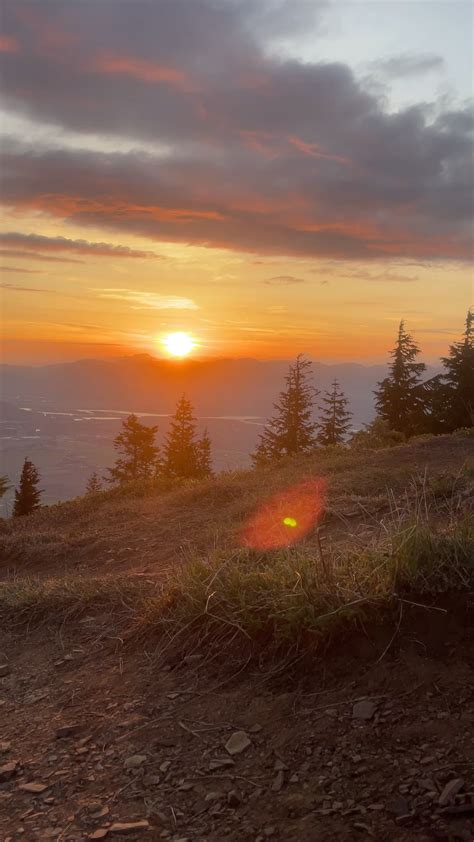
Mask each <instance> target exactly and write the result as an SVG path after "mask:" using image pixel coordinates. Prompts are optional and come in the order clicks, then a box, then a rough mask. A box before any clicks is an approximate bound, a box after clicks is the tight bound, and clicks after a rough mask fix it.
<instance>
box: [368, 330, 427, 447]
mask: <svg viewBox="0 0 474 842" xmlns="http://www.w3.org/2000/svg"><path fill="white" fill-rule="evenodd" d="M419 353H420V351H419V348H418V346H417V345H416V344H415V342H413V339H412V337H411V336H410V335H409V334H408V333H407V332H406V330H405V323H404V322H403V320H402V321H401V322H400V327H399V330H398V337H397V343H396V345H395V348H394V349H393V351H392V352H391V356H392V358H393V361H392V363H391V364H390V369H389V375H388V377H386V378H385V379H384V380H382V381H381V382H380V383H378V384H377V385H378V389H376V390H375V404H376V407H377V411H378V415H379V418H382V419H383V420H384V421H387V423H388V425H389V428H390V429H391V430H396V431H397V432H400V433H404V434H405V435H413V433H416V432H418V431H419V430H421V429H423V421H424V400H423V395H424V391H423V387H422V384H421V383H420V377H421V374H422V372H423V371H425V369H426V366H425V364H424V363H418V362H416V358H417V356H418V354H419Z"/></svg>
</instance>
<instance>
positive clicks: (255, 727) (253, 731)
mask: <svg viewBox="0 0 474 842" xmlns="http://www.w3.org/2000/svg"><path fill="white" fill-rule="evenodd" d="M261 730H262V726H261V725H259V724H258V723H255V725H252V726H251V728H249V733H250V734H259V733H260V731H261Z"/></svg>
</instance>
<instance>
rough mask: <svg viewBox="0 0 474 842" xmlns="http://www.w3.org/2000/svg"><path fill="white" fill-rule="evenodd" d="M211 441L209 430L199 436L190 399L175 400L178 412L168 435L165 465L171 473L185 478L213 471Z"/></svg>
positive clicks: (172, 475)
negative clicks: (198, 437) (211, 465)
mask: <svg viewBox="0 0 474 842" xmlns="http://www.w3.org/2000/svg"><path fill="white" fill-rule="evenodd" d="M210 448H211V443H210V440H209V436H208V435H207V433H206V434H205V435H204V436H203V438H202V439H201V440H200V441H198V440H197V439H196V418H195V417H194V410H193V407H192V404H191V402H190V401H189V400H188V399H187V398H186V397H185V395H183V396H182V398H180V400H179V401H178V403H177V404H176V412H175V414H174V416H173V418H172V420H171V426H170V429H169V432H168V435H167V437H166V443H165V446H164V449H163V450H164V452H163V456H164V459H163V469H164V472H165V473H166V474H167V475H168V476H170V477H180V478H182V479H186V478H194V477H200V476H205V475H207V474H209V473H210Z"/></svg>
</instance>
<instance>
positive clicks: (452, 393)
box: [442, 310, 474, 431]
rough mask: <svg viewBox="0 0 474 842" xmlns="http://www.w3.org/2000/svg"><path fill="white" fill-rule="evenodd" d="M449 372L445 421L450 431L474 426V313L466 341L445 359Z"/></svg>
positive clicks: (470, 314)
mask: <svg viewBox="0 0 474 842" xmlns="http://www.w3.org/2000/svg"><path fill="white" fill-rule="evenodd" d="M442 362H443V364H444V367H445V369H446V374H443V375H442V377H443V380H444V383H445V384H446V392H445V421H446V426H447V429H448V430H450V431H452V430H457V429H459V428H460V427H474V313H473V312H472V310H469V311H468V314H467V316H466V327H465V330H464V334H463V338H462V340H461V341H460V342H455V343H454V344H453V345H451V346H450V349H449V356H447V357H442Z"/></svg>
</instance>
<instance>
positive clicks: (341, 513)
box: [0, 436, 474, 575]
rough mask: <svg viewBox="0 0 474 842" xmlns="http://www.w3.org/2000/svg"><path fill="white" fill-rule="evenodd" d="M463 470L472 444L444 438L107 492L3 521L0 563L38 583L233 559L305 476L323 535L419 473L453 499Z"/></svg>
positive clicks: (472, 456) (470, 462) (324, 453)
mask: <svg viewBox="0 0 474 842" xmlns="http://www.w3.org/2000/svg"><path fill="white" fill-rule="evenodd" d="M463 466H464V468H465V470H466V471H469V470H471V471H472V469H473V466H474V441H473V439H472V438H469V437H467V436H465V437H463V436H459V437H453V436H440V437H437V438H434V439H429V440H427V441H423V442H418V443H416V442H415V443H412V444H406V445H401V446H398V447H394V448H390V449H388V450H382V451H374V452H364V453H360V452H354V451H348V450H342V449H341V450H339V449H336V448H331V449H329V448H328V449H327V450H320V451H317V452H316V453H315V454H314V455H312V456H311V457H308V458H302V459H296V460H287V461H283V462H281V463H280V464H278V465H277V466H274V467H271V468H267V469H264V470H261V471H255V472H254V471H244V472H238V473H226V474H221V475H219V476H217V477H215V478H213V479H211V480H206V481H201V482H187V483H184V484H181V485H179V486H177V485H176V483H175V484H174V485H170V484H169V483H168V484H157V485H152V486H150V485H144V484H137V485H132V486H130V487H127V488H124V489H111V490H108V491H104V492H99V493H97V494H94V495H90V496H89V497H84V498H80V499H77V500H74V501H70V502H68V503H63V504H59V505H56V506H51V507H48V508H44V509H42V510H40V511H38V512H37V513H35V514H34V515H32V516H31V517H28V518H18V519H13V520H9V521H0V565H3V569H4V570H5V569H6V568H7V567H8V568H9V569H10V570H12V569H14V570H15V572H16V573H17V574H18V573H20V574H24V573H27V572H34V573H35V574H37V575H51V574H52V573H54V574H57V572H58V570H60V571H61V572H63V571H67V572H73V571H74V570H75V569H76V570H77V569H81V568H83V567H87V568H88V569H91V568H92V569H94V574H95V575H97V574H100V572H101V571H103V570H106V571H107V572H110V571H112V570H119V571H124V570H129V569H145V568H147V569H148V570H152V569H153V570H154V571H157V569H158V568H159V569H165V568H166V567H167V566H170V565H171V564H175V563H176V559H179V558H183V557H184V556H186V557H187V556H188V555H189V554H190V553H191V554H192V553H196V552H197V553H198V554H200V555H203V554H205V553H209V552H211V551H212V550H213V549H214V548H216V547H217V548H220V549H222V550H223V551H225V552H228V551H232V550H233V548H235V546H236V538H235V536H236V534H237V533H238V531H239V529H240V527H241V524H242V522H243V521H244V520H245V518H247V516H248V515H249V513H250V512H251V511H252V509H253V508H254V507H255V506H256V505H258V504H260V503H262V502H263V501H265V500H266V499H267V498H268V495H270V494H271V493H272V492H274V491H278V490H280V489H282V488H285V487H287V486H291V485H293V484H296V483H297V482H299V481H300V480H301V479H303V478H306V477H319V476H324V477H326V478H327V479H328V487H329V518H328V528H329V527H330V526H331V519H332V522H333V524H334V526H336V525H337V523H341V524H344V523H345V521H344V517H345V515H346V513H347V512H348V511H350V510H352V514H353V513H354V511H355V512H356V513H357V512H358V513H359V515H361V516H362V515H363V513H364V511H366V512H368V513H369V517H370V516H371V515H374V514H375V513H376V512H378V509H379V507H383V506H386V502H387V487H390V489H392V490H393V491H394V492H395V493H396V494H400V493H401V492H402V491H403V490H404V489H406V488H409V487H410V482H411V480H410V478H411V476H412V475H413V473H414V472H415V471H418V472H419V473H420V474H423V472H424V470H425V468H427V469H428V475H429V478H430V481H433V483H435V482H438V483H439V494H440V496H441V495H442V492H443V489H444V487H446V490H447V493H448V494H449V491H450V485H452V481H454V480H455V479H456V477H457V476H458V474H459V472H460V470H461V469H462V468H463ZM443 484H444V485H443ZM458 487H460V485H459V482H458ZM341 518H342V519H341ZM344 530H345V526H344V529H343V532H344ZM342 537H343V536H342ZM106 564H107V566H104V565H106Z"/></svg>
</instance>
